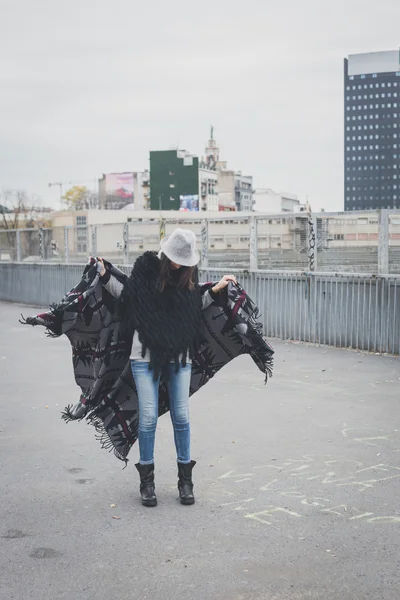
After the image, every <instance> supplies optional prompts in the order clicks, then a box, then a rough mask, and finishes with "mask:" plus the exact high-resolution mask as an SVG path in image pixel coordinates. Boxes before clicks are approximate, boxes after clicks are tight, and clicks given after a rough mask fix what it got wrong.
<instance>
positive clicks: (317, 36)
mask: <svg viewBox="0 0 400 600" xmlns="http://www.w3.org/2000/svg"><path fill="white" fill-rule="evenodd" d="M0 7H1V15H0V50H1V55H0V56H1V60H0V109H1V112H0V115H1V117H0V189H1V188H4V187H7V188H14V189H25V190H26V191H27V192H28V193H29V194H32V193H34V194H38V195H40V196H41V197H42V199H43V203H45V204H50V205H53V206H56V205H57V198H58V190H57V188H51V189H49V188H48V185H47V184H48V183H49V182H54V181H62V182H69V181H72V182H74V183H82V184H84V185H87V186H88V187H91V188H93V187H94V181H95V179H97V178H98V177H99V176H101V174H102V173H107V172H118V171H135V170H142V169H144V168H148V166H149V162H148V160H149V151H150V150H160V149H167V148H170V147H171V146H173V145H177V144H179V146H180V147H181V148H185V149H187V150H189V151H190V152H193V153H195V154H198V155H200V156H201V155H202V154H203V152H204V146H205V142H206V140H207V138H208V137H209V127H210V124H211V123H212V124H213V125H214V127H215V137H216V139H217V141H218V143H219V146H220V150H221V159H223V160H227V161H228V166H229V167H231V168H233V169H235V170H241V171H242V172H245V173H246V174H252V175H253V176H254V183H255V186H256V187H271V188H273V189H274V190H276V191H282V190H284V191H287V192H292V193H296V194H298V195H299V196H300V198H301V199H302V200H304V199H305V197H306V195H308V197H309V200H310V202H311V205H312V207H313V209H319V208H321V207H323V208H326V209H328V210H341V209H342V208H343V58H344V57H345V56H347V55H348V54H352V53H357V52H368V51H375V50H393V49H397V48H398V47H399V46H400V33H399V22H400V2H399V1H398V0H380V1H379V2H373V3H371V8H369V7H368V3H367V2H366V0H335V1H334V2H332V1H326V0H325V1H323V0H302V1H299V0H246V1H245V2H244V1H243V0H241V1H238V0H214V1H213V2H207V1H203V2H198V1H196V2H193V1H192V2H190V1H189V0H169V1H165V0H153V1H152V2H150V1H148V2H144V1H140V2H138V1H137V0H113V1H112V2H109V1H105V0H68V2H65V1H62V2H61V1H59V0H35V1H33V0H10V1H9V0H0Z"/></svg>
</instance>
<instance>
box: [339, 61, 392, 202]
mask: <svg viewBox="0 0 400 600" xmlns="http://www.w3.org/2000/svg"><path fill="white" fill-rule="evenodd" d="M399 135H400V55H399V51H397V50H394V51H388V52H372V53H366V54H354V55H351V56H349V57H348V58H346V59H345V60H344V205H345V210H346V211H350V210H376V209H380V208H399V207H400V138H399Z"/></svg>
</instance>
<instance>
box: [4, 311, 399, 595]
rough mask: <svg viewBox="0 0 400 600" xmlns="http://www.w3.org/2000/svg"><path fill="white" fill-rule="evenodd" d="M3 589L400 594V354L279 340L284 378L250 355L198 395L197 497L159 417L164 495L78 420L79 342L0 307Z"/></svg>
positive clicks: (86, 592) (27, 591)
mask: <svg viewBox="0 0 400 600" xmlns="http://www.w3.org/2000/svg"><path fill="white" fill-rule="evenodd" d="M0 308H1V311H0V323H1V328H0V332H1V333H0V376H1V384H2V385H1V392H0V393H1V400H0V457H1V487H0V506H1V516H2V518H1V527H0V536H1V543H0V566H1V578H0V597H1V598H4V599H7V600H10V599H15V600H110V599H118V600H125V599H126V600H128V599H129V600H135V599H136V598H138V599H141V600H145V599H148V600H161V599H163V600H166V599H169V598H184V599H185V600H200V599H201V600H204V599H205V598H216V599H218V600H286V599H287V600H289V599H290V600H297V599H299V600H300V599H302V600H307V599H318V600H347V599H348V600H367V599H371V600H378V599H379V600H389V599H390V600H398V598H399V593H400V500H399V490H400V432H399V430H400V419H399V412H400V411H399V400H400V393H399V386H400V361H399V359H397V358H390V357H381V356H371V355H363V354H361V353H357V352H351V351H345V350H335V349H327V348H315V347H307V346H305V345H300V344H290V343H282V342H277V343H275V344H274V345H275V347H276V368H275V376H274V378H273V379H272V380H271V381H270V383H269V384H268V386H267V387H264V384H263V376H262V374H261V373H260V372H259V371H258V370H257V368H256V367H255V366H254V364H253V363H252V361H251V360H250V359H249V358H248V357H242V358H240V359H237V360H235V361H234V362H233V363H231V364H230V365H228V366H227V367H226V368H224V369H223V370H222V371H221V372H220V373H219V374H218V376H217V377H215V379H214V380H213V381H212V382H210V383H209V384H208V385H207V386H206V387H205V388H203V389H202V390H201V391H200V392H199V393H198V394H197V395H196V396H194V398H193V399H192V402H191V418H192V428H193V458H195V459H196V460H197V461H198V465H197V466H196V468H195V470H194V478H195V484H196V488H195V491H196V497H197V502H196V504H195V505H194V506H193V507H183V506H181V505H180V504H179V503H178V502H177V500H176V497H177V493H176V473H175V466H174V448H173V442H172V431H171V425H170V421H169V418H168V417H166V416H165V417H163V418H162V419H160V422H159V429H158V436H157V449H156V452H157V454H156V457H157V462H156V474H157V493H158V498H159V506H158V507H157V508H155V509H146V508H143V507H142V506H141V505H140V503H139V499H138V481H137V473H136V470H135V469H134V466H133V463H134V462H135V461H136V459H137V448H134V449H133V450H132V453H131V455H130V458H131V460H130V463H129V465H128V467H127V468H126V469H125V470H122V467H123V463H120V462H119V461H117V460H116V459H115V458H114V457H113V456H112V455H110V454H108V453H107V452H106V451H104V450H101V449H100V446H99V443H98V442H97V441H96V439H95V436H94V430H93V428H91V427H89V426H87V425H86V424H84V423H69V424H68V425H66V424H65V423H64V422H63V421H62V420H61V419H60V411H61V409H62V408H63V407H64V406H65V405H66V404H70V403H74V402H75V401H76V399H77V397H78V390H77V388H76V385H75V383H74V381H73V375H72V365H71V361H70V349H69V344H68V341H67V339H63V338H61V339H56V340H53V339H48V338H46V337H45V335H44V329H42V328H39V327H36V328H31V327H23V326H21V325H19V324H18V316H19V314H20V313H21V312H23V313H24V314H25V315H28V314H35V313H36V312H37V309H32V308H27V307H21V306H17V305H12V304H0Z"/></svg>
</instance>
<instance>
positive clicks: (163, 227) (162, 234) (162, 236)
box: [160, 219, 165, 242]
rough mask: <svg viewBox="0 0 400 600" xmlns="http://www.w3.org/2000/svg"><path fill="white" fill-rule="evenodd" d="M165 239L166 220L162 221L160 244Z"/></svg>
mask: <svg viewBox="0 0 400 600" xmlns="http://www.w3.org/2000/svg"><path fill="white" fill-rule="evenodd" d="M164 237H165V219H160V242H161V240H162V239H163V238H164Z"/></svg>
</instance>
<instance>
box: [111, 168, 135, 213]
mask: <svg viewBox="0 0 400 600" xmlns="http://www.w3.org/2000/svg"><path fill="white" fill-rule="evenodd" d="M135 176H136V173H108V174H107V175H106V176H105V179H106V208H116V209H118V208H123V207H124V206H126V205H127V204H133V203H134V194H133V183H134V178H135Z"/></svg>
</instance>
